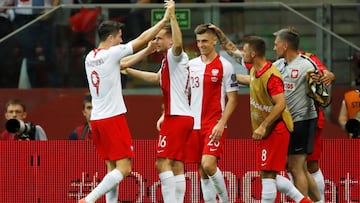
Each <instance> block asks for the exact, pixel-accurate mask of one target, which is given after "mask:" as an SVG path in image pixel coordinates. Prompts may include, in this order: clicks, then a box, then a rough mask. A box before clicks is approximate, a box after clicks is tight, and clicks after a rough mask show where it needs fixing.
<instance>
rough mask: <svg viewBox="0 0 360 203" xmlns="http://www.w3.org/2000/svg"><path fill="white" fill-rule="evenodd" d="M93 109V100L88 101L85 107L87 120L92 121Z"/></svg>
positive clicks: (84, 111)
mask: <svg viewBox="0 0 360 203" xmlns="http://www.w3.org/2000/svg"><path fill="white" fill-rule="evenodd" d="M91 110H92V104H91V102H86V103H85V106H84V109H83V115H84V116H85V118H86V121H88V122H89V121H90V115H91Z"/></svg>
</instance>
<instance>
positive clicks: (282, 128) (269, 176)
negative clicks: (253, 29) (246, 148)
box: [243, 36, 312, 203]
mask: <svg viewBox="0 0 360 203" xmlns="http://www.w3.org/2000/svg"><path fill="white" fill-rule="evenodd" d="M243 58H244V62H245V63H249V64H252V67H251V69H250V111H251V112H252V113H251V123H252V128H253V135H252V138H253V139H254V140H256V141H259V144H258V145H257V151H256V163H257V168H258V170H259V171H260V177H261V180H262V193H261V202H263V203H268V202H269V203H273V202H274V201H275V199H276V190H277V187H278V184H277V183H276V182H277V180H276V179H279V180H278V181H280V180H282V181H284V180H285V181H287V179H286V178H284V177H281V176H280V175H277V174H278V173H279V172H280V171H282V170H285V165H286V158H287V150H288V143H289V139H290V133H289V131H292V130H293V121H292V118H291V114H290V112H289V110H288V109H287V108H286V98H285V94H284V85H283V81H282V76H281V74H280V72H279V70H278V69H277V68H276V67H275V66H274V65H272V64H271V62H270V61H268V60H266V58H265V41H264V40H262V39H261V38H259V37H255V36H252V37H248V38H246V39H245V40H244V54H243ZM286 143H287V144H286ZM288 185H289V186H290V187H292V190H291V192H289V195H290V196H292V197H293V198H294V200H295V201H296V202H301V203H304V202H312V201H311V200H309V199H307V198H305V197H304V196H303V195H302V194H301V193H299V191H298V190H297V189H296V188H295V187H294V186H293V185H292V184H291V183H288ZM279 190H283V189H282V188H279ZM290 193H291V194H290Z"/></svg>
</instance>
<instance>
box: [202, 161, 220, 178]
mask: <svg viewBox="0 0 360 203" xmlns="http://www.w3.org/2000/svg"><path fill="white" fill-rule="evenodd" d="M201 166H202V168H203V170H204V171H205V173H206V174H207V175H210V176H212V175H214V174H215V173H216V169H217V166H216V165H214V164H213V163H210V162H207V161H202V162H201Z"/></svg>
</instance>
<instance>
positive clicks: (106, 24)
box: [97, 20, 124, 42]
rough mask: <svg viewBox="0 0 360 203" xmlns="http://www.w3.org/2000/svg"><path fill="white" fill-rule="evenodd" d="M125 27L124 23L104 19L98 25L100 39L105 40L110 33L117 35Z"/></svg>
mask: <svg viewBox="0 0 360 203" xmlns="http://www.w3.org/2000/svg"><path fill="white" fill-rule="evenodd" d="M123 27H124V24H123V23H120V22H116V21H111V20H106V21H103V22H102V23H101V24H100V25H99V27H98V30H97V32H98V36H99V40H100V41H101V42H102V41H105V40H106V38H107V37H108V36H109V35H116V34H117V33H118V32H119V31H120V30H121V29H122V28H123Z"/></svg>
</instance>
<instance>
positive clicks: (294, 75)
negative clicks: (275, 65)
mask: <svg viewBox="0 0 360 203" xmlns="http://www.w3.org/2000/svg"><path fill="white" fill-rule="evenodd" d="M290 77H291V78H293V79H296V78H298V77H299V70H298V69H292V70H291V75H290Z"/></svg>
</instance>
